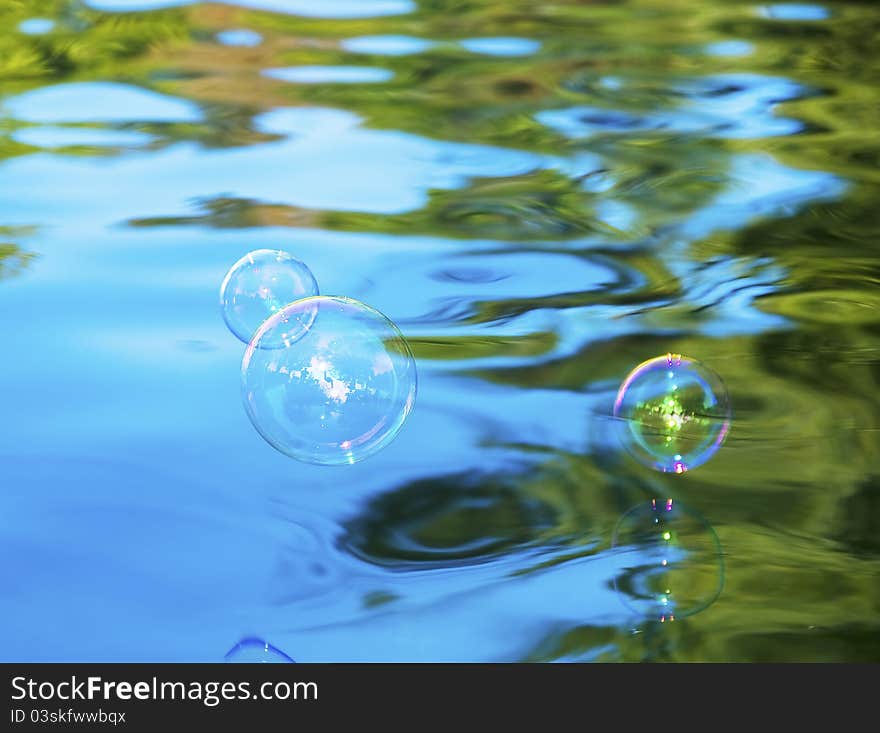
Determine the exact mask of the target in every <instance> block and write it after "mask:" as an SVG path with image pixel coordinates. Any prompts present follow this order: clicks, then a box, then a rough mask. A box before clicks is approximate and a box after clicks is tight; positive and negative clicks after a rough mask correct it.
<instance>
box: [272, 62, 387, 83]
mask: <svg viewBox="0 0 880 733" xmlns="http://www.w3.org/2000/svg"><path fill="white" fill-rule="evenodd" d="M263 73H264V75H265V76H268V77H269V78H271V79H279V80H281V81H289V82H294V83H296V84H370V83H380V82H384V81H388V80H389V79H391V78H392V77H393V76H394V72H393V71H389V70H388V69H377V68H375V67H372V66H291V67H289V68H286V69H267V70H266V71H264V72H263Z"/></svg>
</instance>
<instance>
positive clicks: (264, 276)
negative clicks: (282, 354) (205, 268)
mask: <svg viewBox="0 0 880 733" xmlns="http://www.w3.org/2000/svg"><path fill="white" fill-rule="evenodd" d="M317 294H318V283H317V282H316V281H315V277H314V275H312V272H311V270H309V268H308V267H306V265H305V264H304V263H303V262H300V261H299V260H298V259H296V258H295V257H293V256H292V255H289V254H288V253H287V252H283V251H281V250H279V249H258V250H255V251H254V252H248V253H247V254H246V255H245V256H244V257H242V258H241V259H240V260H239V261H238V262H236V263H235V264H234V265H233V266H232V267H231V268H230V269H229V272H227V273H226V277H225V278H223V283H222V284H221V285H220V307H221V309H222V311H223V320H225V321H226V325H227V326H229V330H230V331H232V333H234V334H235V335H236V336H237V337H238V338H239V339H240V340H241V341H244V343H246V344H247V343H250V341H251V339H253V337H254V333H256V330H257V329H258V328H259V327H260V325H261V324H262V323H263V322H264V321H265V320H266V319H267V318H269V317H270V316H271V315H273V314H274V313H277V312H278V311H280V310H281V309H282V308H284V306H286V305H287V304H288V303H292V302H293V301H295V300H299V299H301V298H308V297H311V296H313V295H317ZM299 315H300V317H301V318H304V319H305V320H304V321H297V320H291V321H290V322H289V323H288V324H287V327H286V329H282V330H279V331H276V332H275V335H276V336H277V339H276V340H275V341H272V340H270V339H264V340H263V343H262V345H261V348H264V349H266V348H278V347H279V346H281V344H282V343H283V339H286V340H288V341H290V340H293V339H295V338H297V337H298V335H299V334H300V333H301V332H302V331H303V330H304V329H305V328H308V326H309V324H310V321H309V320H308V317H309V315H310V314H309V313H307V312H303V313H300V314H299ZM311 315H312V316H314V314H311Z"/></svg>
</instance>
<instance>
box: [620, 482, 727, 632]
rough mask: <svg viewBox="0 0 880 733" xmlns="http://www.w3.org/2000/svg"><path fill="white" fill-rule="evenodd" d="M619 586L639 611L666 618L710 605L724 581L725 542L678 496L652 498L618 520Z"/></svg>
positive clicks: (622, 596)
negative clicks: (685, 505) (720, 541)
mask: <svg viewBox="0 0 880 733" xmlns="http://www.w3.org/2000/svg"><path fill="white" fill-rule="evenodd" d="M612 546H613V547H614V549H615V555H614V557H615V566H616V568H617V572H616V575H615V577H614V588H615V590H616V591H617V593H618V596H619V597H620V599H621V600H622V601H623V603H624V604H625V605H626V606H627V608H629V609H630V610H631V611H633V612H634V613H635V614H636V615H638V616H641V617H643V618H650V619H654V620H659V621H662V622H667V621H675V619H676V618H683V617H685V616H692V615H693V614H695V613H698V612H700V611H702V610H704V609H705V608H707V607H708V606H710V605H711V604H712V603H713V602H714V601H715V599H716V598H717V597H718V596H719V594H720V593H721V588H722V586H723V584H724V563H723V560H722V554H721V544H720V543H719V541H718V536H717V535H716V534H715V531H714V530H713V529H712V527H711V526H710V525H709V524H708V522H706V520H704V519H703V518H702V517H701V516H700V515H699V514H697V513H696V512H694V511H692V510H690V509H688V508H686V507H683V506H682V505H681V504H680V503H679V502H673V500H672V499H652V500H650V501H645V502H643V503H641V504H638V505H637V506H635V507H633V508H632V509H630V510H629V511H628V512H627V513H626V514H624V515H623V516H622V517H621V518H620V520H619V521H618V523H617V527H616V528H615V530H614V537H613V539H612Z"/></svg>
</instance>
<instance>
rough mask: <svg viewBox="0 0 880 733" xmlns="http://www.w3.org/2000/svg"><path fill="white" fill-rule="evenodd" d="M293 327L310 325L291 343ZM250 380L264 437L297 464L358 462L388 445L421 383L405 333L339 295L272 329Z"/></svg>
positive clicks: (251, 403) (253, 359) (280, 315)
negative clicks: (294, 325) (290, 336)
mask: <svg viewBox="0 0 880 733" xmlns="http://www.w3.org/2000/svg"><path fill="white" fill-rule="evenodd" d="M290 324H300V326H302V327H301V328H300V326H297V330H298V333H297V336H296V338H293V339H291V338H287V337H286V333H287V332H288V331H289V330H290V328H291V325H290ZM303 324H307V325H303ZM279 341H281V346H280V347H278V348H265V347H264V344H265V343H267V342H268V343H269V344H275V343H277V342H279ZM241 380H242V391H243V397H244V404H245V409H246V411H247V414H248V417H249V418H250V419H251V422H252V423H253V424H254V427H255V428H256V429H257V431H258V432H259V433H260V435H262V436H263V438H265V439H266V441H267V442H268V443H269V444H270V445H272V446H273V447H275V448H276V449H278V450H279V451H281V452H282V453H284V454H286V455H288V456H291V457H292V458H296V459H298V460H300V461H304V462H307V463H317V464H321V465H341V464H346V463H355V462H357V461H360V460H363V459H364V458H367V457H369V456H371V455H373V454H374V453H376V452H377V451H379V450H381V449H382V448H384V447H385V446H387V445H388V444H389V443H390V442H391V441H392V440H393V439H394V438H395V437H396V436H397V434H398V433H399V432H400V429H401V428H402V427H403V424H404V422H405V421H406V419H407V416H408V415H409V413H410V412H411V411H412V408H413V405H414V404H415V399H416V391H417V381H418V379H417V375H416V364H415V360H414V359H413V355H412V351H411V350H410V347H409V344H408V343H407V342H406V339H405V338H404V337H403V334H402V333H401V332H400V330H399V329H398V328H397V326H395V325H394V323H392V322H391V321H390V320H389V319H388V318H386V317H385V316H384V315H382V314H381V313H380V312H379V311H377V310H375V309H374V308H371V307H370V306H368V305H365V304H363V303H361V302H359V301H357V300H353V299H351V298H343V297H336V296H315V297H312V298H304V299H302V300H298V301H296V302H294V303H291V304H289V305H287V306H285V307H284V308H282V309H281V310H280V311H279V312H277V313H276V314H275V315H273V316H271V317H270V318H269V319H268V320H267V321H266V322H265V323H263V325H262V326H260V328H259V329H258V330H257V332H256V334H255V335H254V337H253V339H252V340H251V342H250V344H248V347H247V349H246V350H245V354H244V359H243V360H242V365H241Z"/></svg>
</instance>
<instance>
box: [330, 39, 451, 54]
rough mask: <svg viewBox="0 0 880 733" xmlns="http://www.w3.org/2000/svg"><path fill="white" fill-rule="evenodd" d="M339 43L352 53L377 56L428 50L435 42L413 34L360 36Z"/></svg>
mask: <svg viewBox="0 0 880 733" xmlns="http://www.w3.org/2000/svg"><path fill="white" fill-rule="evenodd" d="M339 45H340V46H341V47H342V48H343V49H345V50H346V51H351V52H352V53H364V54H374V55H376V56H409V55H410V54H416V53H422V52H424V51H427V50H428V49H430V48H431V47H432V46H433V45H434V43H433V42H432V41H428V40H425V39H424V38H414V37H413V36H359V37H357V38H346V39H345V40H344V41H342V42H341V43H340V44H339Z"/></svg>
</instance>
